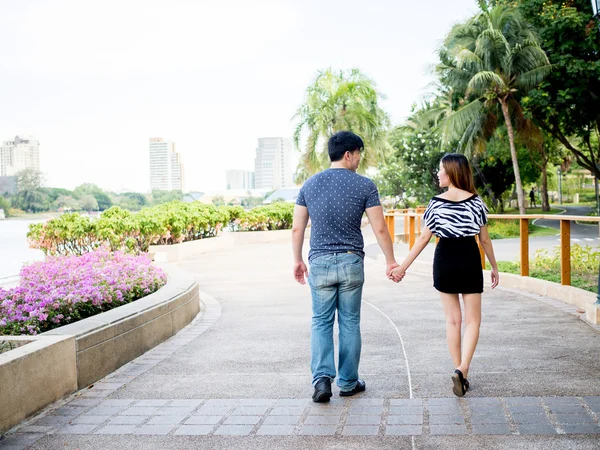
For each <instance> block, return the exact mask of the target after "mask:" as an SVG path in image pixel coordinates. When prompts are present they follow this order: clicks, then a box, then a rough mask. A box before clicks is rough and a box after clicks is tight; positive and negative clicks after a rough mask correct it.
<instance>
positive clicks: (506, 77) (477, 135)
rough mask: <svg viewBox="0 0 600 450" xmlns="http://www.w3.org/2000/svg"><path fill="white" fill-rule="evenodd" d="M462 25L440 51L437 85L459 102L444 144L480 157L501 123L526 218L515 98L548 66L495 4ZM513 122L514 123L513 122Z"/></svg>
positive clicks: (533, 41)
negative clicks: (439, 83) (452, 144)
mask: <svg viewBox="0 0 600 450" xmlns="http://www.w3.org/2000/svg"><path fill="white" fill-rule="evenodd" d="M480 7H481V9H482V12H481V13H479V14H477V15H476V16H475V17H473V18H472V19H470V20H468V21H467V22H466V23H464V24H459V25H456V26H455V27H454V28H453V29H452V30H451V31H450V33H449V35H448V36H447V38H446V40H445V42H444V46H443V47H442V49H441V50H440V61H441V63H440V64H439V65H438V66H437V71H438V73H439V74H440V77H441V82H442V83H443V84H444V85H446V86H448V87H449V88H450V89H451V90H452V92H453V93H454V95H455V97H454V98H455V100H458V106H457V109H456V110H455V111H453V112H452V113H451V114H449V115H447V116H446V117H445V118H444V120H443V123H442V133H443V135H444V137H445V140H446V141H452V140H455V139H456V140H458V146H459V149H460V150H462V151H464V152H465V153H467V154H469V153H477V152H482V151H483V150H484V149H485V144H486V143H487V141H488V140H489V138H490V137H491V136H492V135H493V133H494V131H495V130H496V128H497V127H498V120H499V117H502V118H503V119H504V123H505V125H506V129H507V131H508V141H509V145H510V153H511V157H512V163H513V169H514V173H515V185H516V189H517V197H518V201H519V212H520V213H521V214H525V203H524V195H523V185H522V183H521V174H520V172H519V164H518V161H517V151H516V148H515V126H514V125H517V131H519V129H523V130H525V129H527V128H530V124H528V126H523V127H521V125H525V123H526V122H527V120H526V119H525V118H524V117H523V114H522V110H521V105H520V101H519V100H520V97H521V96H523V95H525V94H527V92H529V91H530V90H531V89H533V88H534V87H535V86H537V85H538V84H539V83H540V82H541V81H542V79H543V78H544V77H545V76H546V75H547V74H548V73H549V72H550V70H551V68H552V66H551V65H550V63H549V61H548V58H547V56H546V54H545V52H544V51H543V50H542V49H541V47H540V45H539V40H538V38H537V36H536V35H535V33H534V32H533V31H532V30H531V28H530V26H529V25H528V24H527V23H526V22H525V21H524V20H523V19H522V18H521V16H520V15H519V13H518V12H517V11H516V10H515V9H512V8H510V7H506V6H502V5H498V6H495V7H494V8H492V9H488V8H487V5H486V3H485V2H483V1H480ZM515 119H516V120H515Z"/></svg>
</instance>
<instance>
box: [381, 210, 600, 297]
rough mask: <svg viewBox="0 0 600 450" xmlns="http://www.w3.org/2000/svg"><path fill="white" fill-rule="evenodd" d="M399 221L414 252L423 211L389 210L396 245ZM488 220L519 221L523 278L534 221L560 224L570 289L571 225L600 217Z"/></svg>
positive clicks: (507, 216)
mask: <svg viewBox="0 0 600 450" xmlns="http://www.w3.org/2000/svg"><path fill="white" fill-rule="evenodd" d="M396 217H404V236H405V242H408V248H409V249H411V248H412V247H413V245H415V240H416V238H417V234H419V233H420V230H421V218H422V217H423V214H422V212H421V211H419V212H417V209H416V208H415V209H412V210H388V211H387V212H386V214H385V220H386V223H387V226H388V231H389V233H390V237H391V238H392V241H395V238H396V232H395V219H396ZM487 217H488V219H499V220H515V219H518V220H519V224H520V227H519V228H520V241H521V251H520V255H521V258H520V267H521V276H524V277H527V276H529V221H530V220H535V219H545V220H558V221H560V282H561V284H564V285H569V286H570V285H571V222H572V221H574V220H576V221H577V222H592V223H600V217H590V216H563V215H546V214H531V215H520V214H489V215H488V216H487ZM415 222H416V223H418V226H417V227H415ZM478 242H479V241H478ZM479 251H480V253H481V264H482V267H485V255H484V252H483V249H482V248H481V245H479ZM599 298H600V297H599Z"/></svg>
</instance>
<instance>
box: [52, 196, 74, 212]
mask: <svg viewBox="0 0 600 450" xmlns="http://www.w3.org/2000/svg"><path fill="white" fill-rule="evenodd" d="M52 204H53V206H54V208H56V209H57V210H61V209H62V210H64V211H74V210H78V209H79V208H80V204H79V202H78V201H77V200H76V199H74V198H73V197H71V196H70V195H61V196H59V197H58V198H57V199H56V200H55V201H54V202H53V203H52Z"/></svg>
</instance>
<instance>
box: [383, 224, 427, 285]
mask: <svg viewBox="0 0 600 450" xmlns="http://www.w3.org/2000/svg"><path fill="white" fill-rule="evenodd" d="M431 236H433V233H432V232H431V230H430V229H429V228H428V227H427V225H425V227H424V228H423V231H422V232H421V235H420V236H419V238H418V239H417V242H415V245H414V246H413V248H412V249H411V250H410V252H409V253H408V256H407V257H406V259H405V260H404V261H402V264H400V267H396V268H395V269H394V270H392V273H391V274H390V278H392V279H393V280H394V281H400V280H401V279H402V278H404V274H405V272H406V271H407V270H408V268H409V267H410V265H411V264H412V263H413V262H414V260H415V259H417V256H419V255H420V254H421V252H422V251H423V249H424V248H425V247H426V246H427V244H429V240H430V239H431Z"/></svg>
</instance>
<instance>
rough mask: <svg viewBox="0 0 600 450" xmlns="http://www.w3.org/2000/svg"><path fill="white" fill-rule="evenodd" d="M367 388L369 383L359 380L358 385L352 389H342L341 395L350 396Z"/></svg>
mask: <svg viewBox="0 0 600 450" xmlns="http://www.w3.org/2000/svg"><path fill="white" fill-rule="evenodd" d="M366 388H367V384H366V383H365V382H364V381H363V380H358V381H357V382H356V386H354V389H352V390H351V391H340V397H350V396H352V395H354V394H358V393H359V392H364V391H365V389H366Z"/></svg>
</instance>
